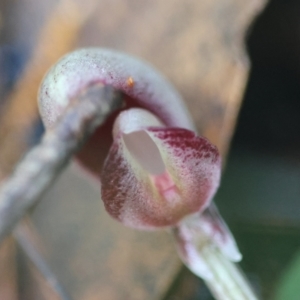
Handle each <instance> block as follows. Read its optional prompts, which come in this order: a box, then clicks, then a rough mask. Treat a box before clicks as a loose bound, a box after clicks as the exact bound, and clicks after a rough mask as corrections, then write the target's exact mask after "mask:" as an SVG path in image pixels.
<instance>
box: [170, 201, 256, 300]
mask: <svg viewBox="0 0 300 300" xmlns="http://www.w3.org/2000/svg"><path fill="white" fill-rule="evenodd" d="M173 233H174V236H175V239H176V244H177V249H178V253H179V255H180V257H181V259H182V260H183V262H184V263H185V264H186V266H187V267H188V268H189V269H190V270H191V271H192V272H193V273H194V274H196V275H197V276H199V277H201V278H202V279H203V280H204V281H205V283H206V285H207V286H208V288H209V289H210V291H211V293H212V294H213V295H214V297H215V298H216V299H217V300H257V299H258V298H257V296H256V295H255V293H254V292H253V290H252V288H251V286H250V284H249V282H248V281H247V279H246V277H245V275H244V273H243V272H242V270H241V269H240V268H239V267H238V265H237V264H236V263H235V262H238V261H240V260H241V258H242V255H241V254H240V252H239V249H238V247H237V245H236V243H235V240H234V238H233V236H232V234H231V232H230V231H229V229H228V227H227V225H226V223H225V222H224V221H223V219H222V217H221V215H220V214H219V212H218V209H217V208H216V206H215V205H214V204H213V203H212V204H211V205H210V206H209V207H208V208H207V209H206V210H205V211H204V212H202V213H197V214H194V215H190V216H188V217H186V218H185V219H183V220H182V221H181V222H180V223H179V224H178V225H177V227H175V228H174V229H173Z"/></svg>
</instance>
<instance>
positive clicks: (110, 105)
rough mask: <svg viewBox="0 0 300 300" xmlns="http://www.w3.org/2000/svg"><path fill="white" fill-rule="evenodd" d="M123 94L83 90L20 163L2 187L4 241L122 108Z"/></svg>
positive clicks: (1, 234) (0, 212)
mask: <svg viewBox="0 0 300 300" xmlns="http://www.w3.org/2000/svg"><path fill="white" fill-rule="evenodd" d="M121 95H122V94H121V93H120V92H118V91H116V90H115V89H114V88H112V87H110V86H103V85H100V84H95V85H93V86H90V87H88V88H87V89H86V90H84V91H82V93H81V94H80V95H78V96H77V97H76V98H75V99H73V100H72V102H71V103H72V105H71V107H68V109H67V110H66V111H65V113H64V115H63V117H62V119H61V120H60V121H59V122H58V123H57V124H56V126H55V127H54V128H53V129H51V130H49V131H47V132H46V134H45V135H44V137H43V139H42V140H41V142H40V143H39V144H38V145H37V146H35V147H34V148H33V149H32V150H31V151H30V152H29V153H28V154H27V155H26V156H25V157H24V158H23V160H22V161H21V162H20V163H19V164H18V165H17V166H16V169H15V171H14V172H13V174H12V175H11V177H10V178H8V179H7V181H5V182H4V183H3V184H2V186H1V187H0V243H1V242H2V241H3V239H4V238H5V237H6V236H7V235H8V234H9V233H10V231H11V230H12V229H13V227H14V226H15V225H16V223H17V222H18V221H19V220H20V219H21V218H22V217H23V216H24V215H25V214H26V212H27V211H28V209H29V208H30V207H32V206H33V205H34V204H36V203H37V202H38V200H39V199H40V198H41V195H42V194H43V193H44V192H45V190H46V189H47V188H48V187H49V186H50V185H51V184H52V182H53V181H54V180H55V179H56V178H57V177H58V175H59V174H60V173H61V171H62V170H63V169H64V167H65V166H66V165H67V164H68V162H69V161H70V159H71V157H72V155H73V154H74V153H75V152H76V151H77V150H78V149H79V148H80V146H82V144H83V143H84V141H85V140H86V139H87V138H88V137H89V136H90V135H91V134H92V133H93V132H94V130H95V128H96V127H98V126H99V125H101V124H102V123H103V122H104V121H105V119H106V118H107V117H108V116H109V115H110V114H111V113H112V112H113V111H115V110H116V109H117V108H120V107H121V104H122V96H121Z"/></svg>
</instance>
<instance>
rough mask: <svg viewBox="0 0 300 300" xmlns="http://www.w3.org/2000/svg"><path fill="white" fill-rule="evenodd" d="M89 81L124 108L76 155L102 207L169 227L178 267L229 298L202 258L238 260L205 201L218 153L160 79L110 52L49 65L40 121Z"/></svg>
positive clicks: (134, 223) (125, 219)
mask: <svg viewBox="0 0 300 300" xmlns="http://www.w3.org/2000/svg"><path fill="white" fill-rule="evenodd" d="M97 83H101V84H105V85H111V86H113V87H115V88H116V89H118V90H121V91H122V92H123V93H124V107H123V108H122V109H121V110H119V111H117V112H115V113H113V114H112V115H111V116H110V117H109V118H108V119H107V120H106V122H105V123H104V124H103V125H102V126H100V127H99V128H97V129H96V131H95V133H94V134H93V135H92V137H91V138H90V139H89V140H88V141H87V143H86V144H85V146H84V147H83V148H82V150H81V151H80V152H79V153H78V154H77V159H78V161H79V162H80V164H81V165H82V166H83V167H84V168H85V169H86V170H87V171H88V172H89V173H90V174H92V176H93V177H94V178H99V179H100V182H101V198H102V200H103V201H104V205H105V208H106V210H107V211H108V213H109V214H110V215H111V216H112V217H114V218H115V219H117V220H119V221H120V222H122V223H123V224H125V225H127V226H130V227H134V228H138V229H146V230H153V229H157V228H170V229H171V230H172V232H173V234H174V237H175V239H176V241H177V242H176V243H177V248H178V252H179V254H180V256H181V258H182V260H183V261H184V262H185V264H186V265H187V266H188V267H189V268H190V269H191V270H192V271H193V272H194V273H195V274H197V275H198V276H201V277H202V278H204V279H205V280H206V281H207V282H208V285H211V286H214V287H213V288H212V290H213V292H214V294H215V295H216V297H221V296H222V297H221V298H220V299H233V298H224V295H225V294H224V293H223V292H224V291H223V290H222V287H220V286H219V287H216V285H215V283H214V280H215V279H214V276H215V274H214V272H215V271H216V272H218V270H215V271H214V270H212V269H213V268H212V266H211V265H210V263H211V262H209V259H210V258H209V253H210V251H212V252H214V251H217V253H220V255H221V256H225V257H227V258H228V259H229V260H231V261H238V260H240V259H241V255H240V253H239V251H238V249H237V247H236V244H235V241H234V239H233V237H232V235H231V233H230V231H229V230H228V228H227V226H226V224H225V223H224V221H223V220H222V218H221V217H220V215H219V213H218V211H217V209H216V207H215V206H214V205H213V204H212V198H213V196H214V194H215V192H216V190H217V188H218V186H219V181H220V174H221V159H220V155H219V153H218V150H217V148H216V147H215V146H213V145H212V144H211V143H210V142H209V141H208V140H207V139H206V138H204V137H201V136H198V135H197V133H196V130H195V126H194V124H193V122H192V119H191V117H190V115H189V113H188V111H187V109H186V108H185V106H184V104H183V101H182V99H181V97H180V96H179V94H178V93H177V92H176V91H175V90H174V88H173V87H172V86H171V85H170V84H169V83H168V82H167V81H166V79H165V78H164V77H162V76H161V75H160V74H158V73H157V72H156V71H155V70H153V68H152V67H150V66H149V65H147V64H146V63H145V62H142V61H140V60H137V59H135V58H133V57H130V56H127V55H125V54H121V53H118V52H115V51H111V50H104V49H83V50H79V51H76V52H74V53H72V54H69V55H67V56H66V57H64V58H63V59H62V60H61V61H60V62H59V63H58V64H57V65H56V66H54V67H53V68H52V69H51V70H50V71H49V73H48V74H47V76H46V77H45V79H44V82H43V84H42V85H41V89H40V93H39V106H40V113H41V116H42V119H43V121H44V123H45V126H46V127H47V128H51V127H52V126H53V125H54V124H55V123H56V122H57V121H58V119H59V118H60V117H61V115H62V114H63V112H64V110H65V109H66V108H67V107H68V105H70V101H71V100H70V99H72V98H74V97H75V96H76V95H77V94H78V93H80V92H81V91H82V90H84V89H85V88H87V87H89V86H91V85H93V84H97ZM206 246H207V247H206ZM203 249H204V250H205V251H206V250H207V249H208V252H209V253H208V254H207V253H206V252H205V251H204V250H203ZM218 255H219V254H218ZM210 283H211V284H210ZM220 295H221V296H220ZM234 299H242V298H234ZM243 299H254V298H251V297H248V298H243Z"/></svg>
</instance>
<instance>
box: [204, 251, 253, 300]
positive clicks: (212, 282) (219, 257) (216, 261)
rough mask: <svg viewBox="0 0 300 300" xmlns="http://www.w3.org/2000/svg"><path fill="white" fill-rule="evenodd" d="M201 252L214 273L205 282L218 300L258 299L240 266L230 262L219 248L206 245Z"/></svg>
mask: <svg viewBox="0 0 300 300" xmlns="http://www.w3.org/2000/svg"><path fill="white" fill-rule="evenodd" d="M199 252H200V255H201V256H202V257H203V259H204V260H205V261H206V263H207V265H208V267H209V269H210V271H211V273H212V276H211V277H210V278H207V279H204V281H205V283H206V285H207V286H208V287H209V289H210V291H211V293H212V294H213V295H214V297H215V298H216V299H218V300H257V299H258V298H257V296H256V295H255V293H254V292H253V290H252V288H251V287H250V285H249V283H248V281H247V279H246V277H245V275H244V274H243V272H242V271H241V269H240V268H239V267H238V265H237V264H235V263H233V262H231V261H230V260H228V259H227V258H226V257H225V256H224V255H223V254H222V253H220V251H219V250H218V249H217V248H215V247H212V246H211V245H206V246H204V247H203V248H202V249H201V250H200V251H199Z"/></svg>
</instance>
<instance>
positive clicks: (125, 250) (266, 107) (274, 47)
mask: <svg viewBox="0 0 300 300" xmlns="http://www.w3.org/2000/svg"><path fill="white" fill-rule="evenodd" d="M198 2H199V1H196V0H195V1H193V0H187V1H185V2H184V3H182V2H181V1H180V0H174V1H173V2H172V3H161V1H153V0H151V1H150V0H148V1H142V2H141V1H139V0H126V1H122V0H110V1H109V0H102V1H101V0H99V1H92V0H88V1H84V3H82V2H80V1H76V0H68V1H67V0H48V1H37V0H1V1H0V180H3V179H5V178H7V177H8V176H9V174H10V172H11V171H12V169H13V167H14V165H15V164H16V163H17V161H18V160H19V159H20V158H21V157H22V155H24V153H25V152H26V151H28V149H29V148H30V147H32V146H33V145H34V144H35V143H37V142H38V141H39V139H40V137H41V135H42V133H43V130H44V129H43V126H42V124H41V121H40V119H39V116H38V111H37V105H36V95H37V91H38V86H39V83H40V81H41V80H42V77H43V75H44V74H45V72H46V71H47V70H48V68H49V67H50V66H51V65H52V64H53V63H55V62H56V61H57V60H58V59H59V58H60V57H61V56H62V55H64V54H65V53H67V52H69V51H71V50H72V49H75V48H78V47H82V46H85V47H86V46H102V47H111V48H114V49H118V50H122V51H126V52H128V53H131V54H133V55H137V56H140V57H142V58H144V59H146V60H148V61H149V62H151V63H152V64H153V65H154V66H155V67H156V68H157V69H159V70H160V71H161V72H162V73H164V74H165V75H166V76H167V77H168V78H169V80H170V81H171V82H172V83H173V84H174V85H175V86H176V88H178V90H179V91H180V93H181V94H182V95H183V97H184V99H185V100H186V103H187V106H188V108H189V109H190V111H191V112H192V115H193V118H194V120H195V122H196V124H197V128H198V130H199V132H200V133H201V134H203V135H205V136H207V137H208V138H209V139H210V140H211V141H213V142H214V143H215V144H216V145H217V146H218V147H219V149H220V151H221V152H222V154H223V157H224V162H225V164H224V166H225V168H224V176H223V179H222V184H221V188H220V190H219V192H218V194H217V196H216V202H217V204H218V207H219V209H220V211H221V213H222V215H223V216H224V218H225V220H226V221H227V222H228V224H229V226H230V228H231V229H232V231H233V233H234V235H235V237H236V239H237V242H238V245H239V247H240V250H241V252H242V253H243V257H244V259H243V261H242V263H241V266H242V268H243V269H244V271H245V272H246V274H247V276H248V278H249V280H250V281H251V283H252V284H253V286H254V287H255V289H256V290H257V292H258V294H260V296H261V298H262V299H275V300H294V299H295V300H296V299H299V294H300V286H299V284H298V281H299V279H298V278H300V252H299V250H300V216H299V215H300V213H299V212H300V204H299V199H300V184H299V180H300V159H299V153H300V151H299V150H300V149H299V148H300V139H299V138H298V137H299V136H300V118H299V115H300V101H299V99H300V55H299V53H300V19H299V17H298V16H299V15H300V3H299V1H297V0H285V1H283V0H270V1H268V3H267V2H266V1H262V0H248V1H247V2H245V3H242V2H244V1H239V0H236V1H235V0H217V1H209V0H207V1H204V0H203V1H201V3H198ZM249 62H250V63H249ZM31 220H32V226H33V230H34V231H35V232H36V234H37V236H38V239H39V241H38V243H39V245H40V248H41V251H42V252H43V254H44V256H45V257H46V259H47V261H48V263H49V264H50V265H51V267H52V268H53V270H54V271H55V273H56V274H57V276H58V277H59V280H60V281H61V282H62V284H63V285H64V286H65V287H66V288H67V289H68V290H69V292H70V293H71V295H72V297H73V298H74V299H87V300H96V299H105V300H106V299H164V300H176V299H188V300H194V299H203V300H206V299H207V300H210V299H212V298H211V296H210V294H209V292H208V290H207V289H206V288H205V287H204V285H203V283H202V281H201V280H200V279H197V278H196V277H195V276H193V275H192V274H191V273H190V272H189V271H188V270H187V269H185V268H184V267H182V265H181V263H180V262H179V260H178V258H177V254H176V253H175V248H174V246H173V242H172V240H171V238H170V237H169V235H168V234H166V233H164V232H155V233H144V232H137V231H134V230H131V229H127V228H124V227H123V226H121V225H120V224H117V223H116V222H115V221H113V220H111V219H110V218H109V217H108V216H107V215H106V213H105V211H104V209H103V207H102V204H101V201H100V199H99V186H97V185H96V184H92V183H90V182H88V181H87V180H86V179H85V178H84V176H83V175H82V174H81V173H80V171H79V170H78V168H77V167H76V165H72V166H70V167H69V168H68V169H67V170H66V171H65V172H64V173H63V175H62V176H61V177H60V178H59V179H58V182H57V183H56V184H55V185H54V186H53V188H51V189H50V191H49V192H48V193H47V194H46V195H45V197H44V198H43V199H42V200H41V202H40V203H39V204H38V205H37V207H35V208H34V209H33V211H32V212H31ZM0 299H5V300H6V299H7V300H14V299H25V300H26V299H30V300H35V299H58V298H57V295H55V293H54V292H53V291H52V290H51V289H50V288H49V286H48V285H47V283H45V281H44V280H43V278H42V277H41V276H40V274H39V272H38V271H37V270H36V269H35V267H34V266H33V265H32V264H31V263H30V262H29V261H28V259H27V258H26V255H24V253H23V252H22V251H21V250H20V249H19V247H18V245H17V243H15V241H14V240H12V239H7V240H6V241H5V243H4V245H3V246H2V247H1V249H0Z"/></svg>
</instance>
